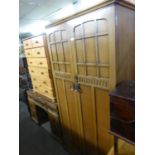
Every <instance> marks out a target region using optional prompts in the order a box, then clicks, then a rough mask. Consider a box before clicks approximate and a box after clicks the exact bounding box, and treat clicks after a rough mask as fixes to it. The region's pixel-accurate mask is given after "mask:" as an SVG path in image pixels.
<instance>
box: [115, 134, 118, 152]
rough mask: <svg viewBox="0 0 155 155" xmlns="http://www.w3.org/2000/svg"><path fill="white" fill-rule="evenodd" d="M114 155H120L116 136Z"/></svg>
mask: <svg viewBox="0 0 155 155" xmlns="http://www.w3.org/2000/svg"><path fill="white" fill-rule="evenodd" d="M114 155H118V138H117V137H116V136H114Z"/></svg>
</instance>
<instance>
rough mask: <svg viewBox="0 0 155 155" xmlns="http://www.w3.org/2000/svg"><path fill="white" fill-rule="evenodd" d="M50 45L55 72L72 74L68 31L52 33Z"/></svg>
mask: <svg viewBox="0 0 155 155" xmlns="http://www.w3.org/2000/svg"><path fill="white" fill-rule="evenodd" d="M49 44H50V50H51V51H50V52H51V56H52V63H53V68H54V72H55V71H56V72H64V73H65V72H66V73H71V64H70V62H71V60H70V58H71V56H70V54H71V53H70V47H69V43H68V40H67V32H66V30H57V31H54V32H53V33H51V34H50V35H49Z"/></svg>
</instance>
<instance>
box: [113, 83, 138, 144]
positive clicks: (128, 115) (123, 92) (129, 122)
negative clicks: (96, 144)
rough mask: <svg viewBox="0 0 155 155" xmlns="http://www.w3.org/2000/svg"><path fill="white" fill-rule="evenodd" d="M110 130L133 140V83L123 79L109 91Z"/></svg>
mask: <svg viewBox="0 0 155 155" xmlns="http://www.w3.org/2000/svg"><path fill="white" fill-rule="evenodd" d="M110 122H111V127H110V130H111V132H112V133H113V134H114V135H115V136H117V137H119V138H122V139H124V140H126V141H128V142H130V143H134V142H135V83H134V81H123V82H121V83H120V84H119V85H118V86H117V88H116V89H115V90H114V91H113V92H111V93H110Z"/></svg>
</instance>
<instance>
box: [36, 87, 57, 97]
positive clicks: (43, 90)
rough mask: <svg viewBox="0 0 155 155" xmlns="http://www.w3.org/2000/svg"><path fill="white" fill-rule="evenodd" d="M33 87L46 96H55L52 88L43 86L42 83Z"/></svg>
mask: <svg viewBox="0 0 155 155" xmlns="http://www.w3.org/2000/svg"><path fill="white" fill-rule="evenodd" d="M33 89H34V90H35V91H37V92H38V93H40V94H42V95H44V96H46V97H49V98H53V97H54V94H53V91H52V90H51V89H50V88H45V87H43V86H42V85H41V84H35V85H33Z"/></svg>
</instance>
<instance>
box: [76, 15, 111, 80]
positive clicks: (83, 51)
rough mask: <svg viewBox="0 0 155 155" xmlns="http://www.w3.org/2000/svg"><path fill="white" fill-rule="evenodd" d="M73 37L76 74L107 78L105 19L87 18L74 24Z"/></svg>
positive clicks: (107, 59)
mask: <svg viewBox="0 0 155 155" xmlns="http://www.w3.org/2000/svg"><path fill="white" fill-rule="evenodd" d="M74 38H75V52H76V67H77V71H78V74H79V75H85V76H94V77H98V78H108V77H109V47H108V46H109V42H108V41H109V34H108V21H107V19H105V18H102V19H96V20H89V21H86V22H83V23H82V24H79V25H77V26H75V27H74ZM104 71H105V72H104Z"/></svg>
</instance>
